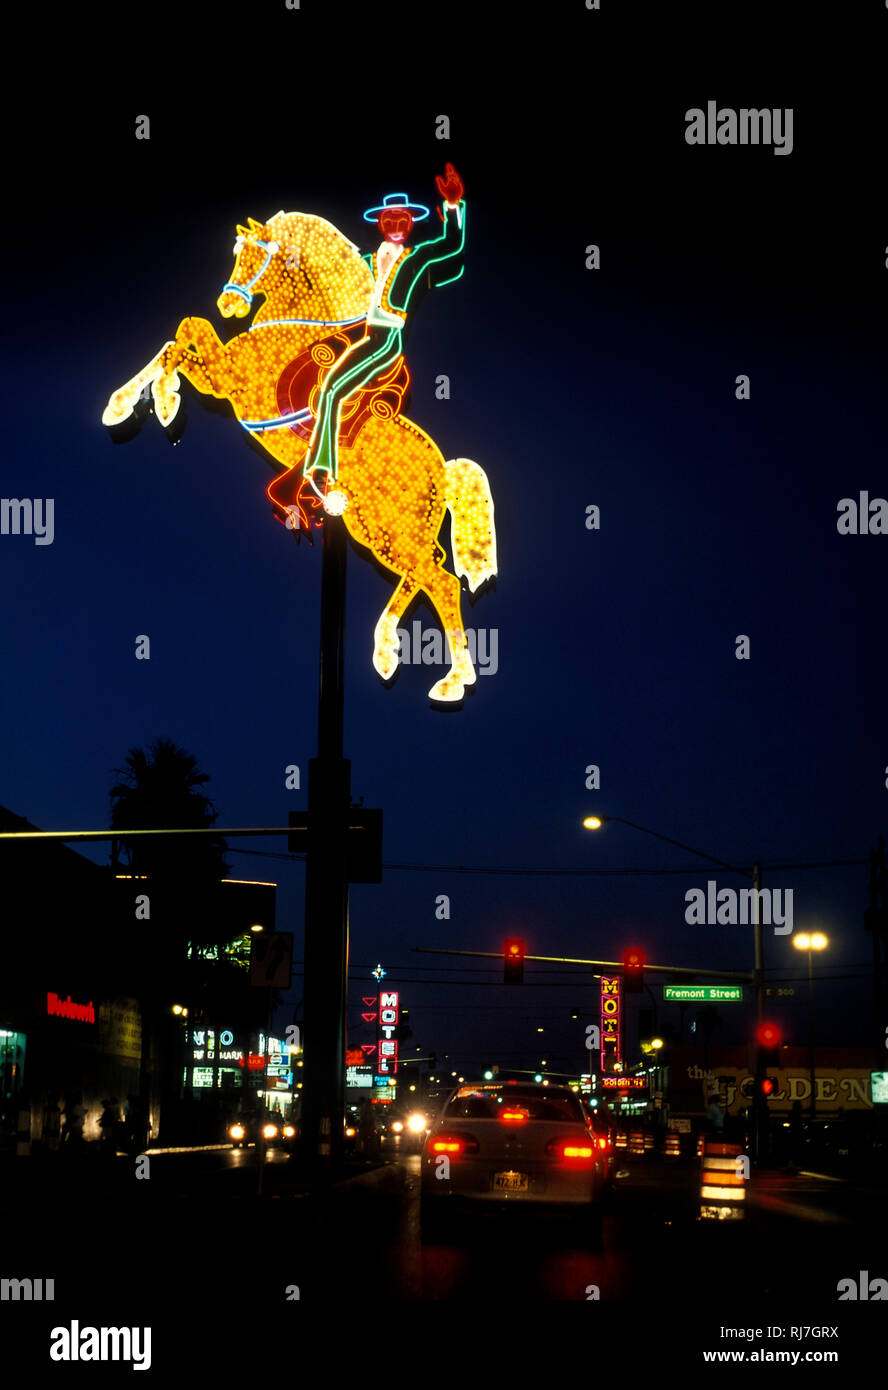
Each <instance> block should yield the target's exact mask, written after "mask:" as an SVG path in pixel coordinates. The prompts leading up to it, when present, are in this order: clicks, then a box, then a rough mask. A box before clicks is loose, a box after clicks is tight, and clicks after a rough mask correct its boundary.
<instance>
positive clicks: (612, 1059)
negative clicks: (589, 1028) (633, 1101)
mask: <svg viewBox="0 0 888 1390" xmlns="http://www.w3.org/2000/svg"><path fill="white" fill-rule="evenodd" d="M622 1024H623V980H622V977H621V976H620V975H614V976H606V975H602V977H601V1070H602V1072H614V1071H619V1069H620V1063H621V1062H622V1060H623V1046H622V1032H623V1028H622Z"/></svg>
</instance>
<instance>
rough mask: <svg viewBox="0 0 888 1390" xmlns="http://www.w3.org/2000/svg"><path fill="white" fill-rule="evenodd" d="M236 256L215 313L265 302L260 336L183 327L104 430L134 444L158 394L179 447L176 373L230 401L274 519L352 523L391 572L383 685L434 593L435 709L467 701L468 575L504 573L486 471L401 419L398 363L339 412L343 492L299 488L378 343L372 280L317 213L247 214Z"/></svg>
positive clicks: (292, 524)
mask: <svg viewBox="0 0 888 1390" xmlns="http://www.w3.org/2000/svg"><path fill="white" fill-rule="evenodd" d="M444 206H445V207H450V206H451V205H450V204H445V205H444ZM461 206H462V205H461ZM443 216H444V214H443V213H442V218H443ZM233 255H234V266H233V269H232V271H231V275H230V278H229V280H228V281H227V282H226V284H225V285H224V286H223V289H222V292H221V293H220V295H219V297H218V299H217V301H216V303H217V307H218V310H219V313H220V314H221V315H222V317H223V318H229V319H230V318H236V319H244V318H246V317H247V316H248V315H249V314H250V313H251V311H252V310H253V306H254V299H256V298H260V297H261V298H262V303H261V304H260V305H259V307H258V308H257V309H256V310H255V312H254V313H253V315H252V322H251V324H250V327H249V328H248V329H247V330H246V331H245V332H243V333H240V334H238V335H236V336H235V337H234V338H232V339H230V340H229V341H228V342H227V343H223V342H222V341H221V339H220V338H219V336H218V335H217V333H216V330H215V329H214V328H213V326H212V324H210V323H209V322H208V321H207V320H206V319H202V318H197V317H188V318H184V319H183V320H182V321H181V323H180V324H179V327H178V329H177V330H176V335H175V337H174V338H173V339H171V340H170V341H168V342H166V343H165V344H164V345H163V347H162V348H161V349H160V351H159V352H158V353H157V354H156V355H155V356H154V357H153V358H152V359H151V361H150V362H149V363H148V364H147V365H146V366H145V367H143V368H142V369H141V370H140V371H139V372H137V373H136V374H135V376H133V377H131V378H130V380H129V381H127V382H125V383H124V385H123V386H121V387H120V388H119V389H118V390H117V391H115V392H114V393H113V394H112V395H111V397H110V399H109V401H108V404H107V406H106V408H105V411H104V413H103V415H102V422H103V424H105V425H106V426H108V427H109V428H110V429H111V430H112V432H113V433H114V434H115V436H117V437H120V438H123V437H125V436H128V434H129V433H130V432H132V430H133V429H134V428H138V426H139V424H140V423H141V420H142V419H143V418H144V414H145V408H144V407H145V404H146V403H147V401H148V398H149V395H150V398H151V400H152V401H153V410H154V413H155V414H156V416H157V419H158V420H159V421H160V423H161V424H162V425H163V426H164V428H165V429H167V430H168V431H169V432H170V433H171V435H172V433H173V432H174V431H175V429H176V428H177V425H178V424H179V423H181V422H180V420H179V413H180V409H181V396H180V391H179V388H180V386H181V377H185V379H186V380H187V381H189V382H190V383H191V384H192V386H194V387H195V389H196V390H197V391H199V392H201V393H202V394H204V395H212V396H214V397H215V398H216V399H219V400H227V401H229V402H230V403H231V405H232V408H233V410H234V414H235V417H236V419H237V420H238V422H239V423H240V424H241V426H242V427H243V428H244V429H245V430H246V431H247V432H248V433H250V434H251V435H252V436H253V438H255V439H256V440H258V442H259V443H260V444H261V445H262V447H263V449H264V450H265V451H266V452H267V453H268V454H269V455H270V457H271V459H272V460H273V466H274V467H275V468H276V469H277V471H278V476H277V477H276V478H275V480H274V481H273V482H272V483H271V484H270V486H269V487H268V489H267V494H268V497H269V500H270V502H271V503H272V506H273V507H274V510H275V515H276V516H277V518H278V520H280V521H282V522H284V523H285V524H286V525H287V526H288V528H289V529H292V530H296V531H297V533H298V532H299V531H301V530H308V533H309V536H310V534H311V528H312V527H315V526H317V525H321V524H323V517H324V514H325V513H328V514H332V515H341V516H342V517H343V520H344V524H345V526H346V529H347V530H348V532H349V534H350V535H351V537H352V538H353V539H354V540H355V541H356V542H357V543H358V544H359V545H362V546H364V547H366V549H368V550H369V551H370V552H371V554H372V555H373V556H374V557H375V558H376V559H377V560H378V561H379V562H380V563H381V564H382V565H383V566H384V567H385V568H386V569H387V570H389V571H390V572H391V573H392V574H393V575H395V577H396V579H397V583H396V586H395V589H394V591H393V593H392V596H391V598H390V599H389V601H388V603H387V604H386V606H385V608H384V610H383V612H382V614H381V615H380V617H379V620H378V622H377V624H376V628H375V631H374V638H373V656H372V660H373V665H374V668H375V669H376V671H377V672H378V674H379V675H380V677H381V678H382V679H383V680H386V681H387V680H390V679H391V678H392V677H394V675H395V674H396V671H397V668H398V654H399V639H398V624H399V622H400V620H401V619H402V618H403V617H404V615H405V613H406V612H407V610H408V609H409V608H410V606H411V605H412V604H413V603H414V601H416V600H417V599H419V598H420V597H421V596H423V595H424V596H425V597H426V598H427V599H428V601H429V603H430V604H431V605H432V607H433V609H434V611H435V612H436V614H437V616H438V618H439V620H440V623H441V626H442V628H443V629H444V632H445V634H446V638H447V642H448V646H449V654H450V663H451V664H450V669H449V671H447V673H446V674H445V675H444V676H443V678H442V679H441V680H439V681H437V682H436V683H435V685H434V686H433V687H432V689H431V690H430V691H429V697H430V699H431V700H432V701H433V702H434V703H439V704H452V703H456V702H459V701H460V700H462V698H463V696H464V694H465V691H466V690H467V689H468V688H470V687H471V686H472V685H474V683H475V681H476V674H475V668H474V664H473V662H472V658H471V655H470V652H469V648H468V641H467V638H466V632H465V628H464V626H463V620H462V611H461V585H460V577H465V579H466V582H467V584H468V587H469V590H470V591H471V592H473V593H474V592H476V591H477V590H478V589H479V588H480V587H481V586H482V585H483V584H484V583H485V582H486V581H488V580H490V579H492V578H494V577H495V575H496V573H497V557H496V535H495V528H494V516H493V499H492V496H491V492H490V485H489V483H488V480H487V476H486V474H485V472H484V470H483V469H482V468H481V467H480V466H479V465H478V464H477V463H475V462H473V461H472V460H471V459H467V458H453V459H448V460H445V459H444V456H443V454H442V453H441V450H440V449H439V448H438V446H437V444H436V443H435V442H434V440H433V439H432V438H431V437H430V436H429V435H428V434H426V433H425V431H424V430H422V429H421V428H420V427H419V426H418V425H416V424H414V423H413V421H411V420H409V419H407V418H406V417H405V416H404V415H403V414H402V413H401V407H402V404H403V401H404V397H405V394H406V391H407V388H408V385H409V380H410V377H409V372H408V370H407V367H406V364H405V362H404V358H403V356H399V357H398V359H397V360H396V361H394V362H392V363H391V364H390V365H389V366H388V367H387V368H386V370H385V371H384V372H383V373H382V375H381V376H380V377H379V378H377V379H375V380H373V381H372V382H369V383H368V384H367V385H366V386H365V387H364V388H362V389H361V390H360V391H357V392H356V393H355V395H354V397H349V398H348V399H347V400H346V401H344V402H343V404H342V408H341V411H340V414H339V433H338V436H337V438H338V455H339V467H338V471H337V476H336V479H335V482H334V481H332V480H331V479H330V477H329V476H327V477H326V478H325V479H323V481H322V482H321V483H320V484H319V483H318V481H317V478H315V479H314V480H311V481H309V480H307V479H306V478H304V477H303V476H302V464H303V461H304V460H305V458H306V455H307V453H308V450H309V445H310V443H311V439H312V430H313V426H314V420H315V413H316V411H317V409H318V402H319V399H320V396H321V392H322V389H323V382H324V378H325V376H326V374H327V373H328V372H329V371H330V369H331V367H332V366H333V364H334V363H335V362H337V361H338V360H339V358H340V357H341V356H342V355H343V353H345V352H346V351H349V350H350V349H351V348H353V347H355V345H356V344H357V343H358V342H360V341H362V335H364V334H365V332H366V331H367V327H366V320H367V315H368V312H369V311H370V308H371V303H372V301H373V298H374V293H375V288H376V287H375V285H374V279H373V275H372V272H371V270H370V267H369V266H367V265H366V264H365V262H364V261H363V260H362V258H361V256H360V254H359V252H358V249H357V247H356V246H355V245H354V244H353V243H352V242H351V241H349V240H348V238H347V237H345V236H344V235H343V234H342V233H341V232H339V231H338V230H337V229H336V228H335V227H334V226H333V225H332V224H331V223H330V222H327V221H325V220H324V219H323V218H321V217H315V216H312V215H310V214H308V213H298V212H294V213H287V212H283V211H281V212H278V213H276V214H275V215H274V216H273V217H270V218H269V219H268V221H267V222H264V223H261V222H257V221H256V220H255V219H254V218H250V219H249V220H248V225H247V226H246V227H243V226H238V228H237V230H236V239H235V242H234V247H233ZM374 263H375V262H374ZM448 512H449V514H450V517H451V523H452V549H453V557H454V570H455V573H451V572H450V571H449V570H447V569H446V568H445V565H444V561H445V553H444V550H443V549H442V547H441V545H440V544H439V541H438V535H439V532H440V530H441V528H442V526H443V523H444V518H445V515H446V513H448Z"/></svg>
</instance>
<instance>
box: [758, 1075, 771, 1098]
mask: <svg viewBox="0 0 888 1390" xmlns="http://www.w3.org/2000/svg"><path fill="white" fill-rule="evenodd" d="M759 1089H760V1091H761V1093H762V1095H763V1096H764V1097H765V1099H766V1100H767V1098H768V1096H769V1095H770V1094H771V1092H772V1091H773V1089H774V1082H773V1081H772V1080H771V1078H770V1076H763V1077H762V1078H761V1080H760V1081H759Z"/></svg>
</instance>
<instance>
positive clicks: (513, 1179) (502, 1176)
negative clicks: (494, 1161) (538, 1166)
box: [493, 1172, 530, 1192]
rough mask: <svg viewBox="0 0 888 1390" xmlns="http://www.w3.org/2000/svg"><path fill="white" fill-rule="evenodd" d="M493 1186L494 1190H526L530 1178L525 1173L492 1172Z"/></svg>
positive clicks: (528, 1186)
mask: <svg viewBox="0 0 888 1390" xmlns="http://www.w3.org/2000/svg"><path fill="white" fill-rule="evenodd" d="M493 1188H494V1191H495V1192H527V1191H528V1190H529V1188H530V1178H529V1177H528V1176H527V1174H526V1173H512V1172H509V1173H494V1175H493Z"/></svg>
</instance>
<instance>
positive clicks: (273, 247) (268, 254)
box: [222, 236, 281, 304]
mask: <svg viewBox="0 0 888 1390" xmlns="http://www.w3.org/2000/svg"><path fill="white" fill-rule="evenodd" d="M245 245H246V237H242V236H239V237H238V239H237V241H236V242H235V243H234V246H235V250H236V251H240V250H241V248H242V247H243V246H245ZM250 245H251V246H264V247H265V260H264V261H263V262H262V267H261V269H260V270H257V271H256V274H255V275H254V276H253V278H252V280H248V281H247V283H246V284H245V285H235V284H234V282H233V281H232V280H229V281H228V283H227V284H226V285H223V286H222V293H223V294H224V293H225V291H226V290H233V291H234V293H235V294H239V295H240V296H241V298H242V299H245V300H246V301H247V303H248V304H252V303H253V296H252V295H251V293H250V291H251V289H252V288H253V286H254V285H255V283H256V281H257V280H261V279H262V276H263V275H264V274H265V272H266V270H267V269H268V264H269V262H270V260H271V258H272V256H274V255H276V254H277V252H278V251H280V249H281V247H280V242H277V241H258V240H256V241H251V242H250Z"/></svg>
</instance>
